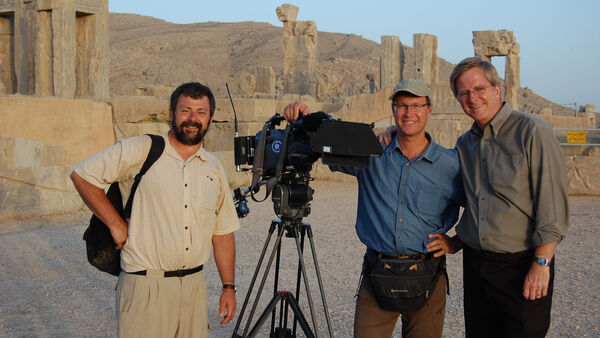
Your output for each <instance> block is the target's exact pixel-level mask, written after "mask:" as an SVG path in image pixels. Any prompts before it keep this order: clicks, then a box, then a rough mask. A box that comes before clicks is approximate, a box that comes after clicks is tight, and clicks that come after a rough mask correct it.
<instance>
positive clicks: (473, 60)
mask: <svg viewBox="0 0 600 338" xmlns="http://www.w3.org/2000/svg"><path fill="white" fill-rule="evenodd" d="M473 68H479V69H480V70H481V71H482V72H483V75H484V76H485V78H486V79H487V80H488V82H489V83H490V84H491V85H492V86H494V87H495V86H497V85H499V84H500V76H498V71H497V70H496V67H494V65H493V64H492V63H491V62H489V61H485V60H482V59H480V58H478V57H469V58H466V59H464V60H462V61H461V62H459V63H458V64H457V65H456V67H454V69H453V70H452V74H450V88H451V89H452V93H453V94H454V96H456V95H457V94H458V93H457V92H456V81H458V78H459V77H460V76H461V75H462V74H463V73H464V72H466V71H468V70H470V69H473Z"/></svg>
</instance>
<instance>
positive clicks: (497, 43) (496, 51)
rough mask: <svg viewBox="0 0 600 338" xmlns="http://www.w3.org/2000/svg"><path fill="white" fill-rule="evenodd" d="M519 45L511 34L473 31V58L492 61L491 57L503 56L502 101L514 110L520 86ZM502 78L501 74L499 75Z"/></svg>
mask: <svg viewBox="0 0 600 338" xmlns="http://www.w3.org/2000/svg"><path fill="white" fill-rule="evenodd" d="M519 48H520V47H519V44H518V43H517V39H515V36H514V34H513V32H511V31H507V30H504V29H502V30H498V31H474V32H473V49H474V50H475V56H477V57H479V58H481V59H482V60H487V61H490V62H491V61H492V57H493V56H505V57H506V61H505V63H506V64H505V66H504V88H503V89H504V90H503V91H502V93H504V94H503V95H504V100H505V101H506V102H508V103H510V105H511V106H512V107H513V108H514V109H519V108H518V107H519V105H518V102H517V97H518V91H519V87H520V86H521V76H520V74H521V70H520V59H519ZM499 75H500V76H502V75H501V74H499Z"/></svg>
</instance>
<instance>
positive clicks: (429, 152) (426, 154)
mask: <svg viewBox="0 0 600 338" xmlns="http://www.w3.org/2000/svg"><path fill="white" fill-rule="evenodd" d="M425 137H426V138H427V140H429V145H428V146H427V148H425V151H423V153H422V154H421V155H420V156H418V157H416V158H414V159H412V160H411V161H416V160H419V159H421V158H423V159H425V160H427V161H429V162H432V163H433V162H434V160H435V154H434V151H433V149H432V148H433V147H432V146H433V137H431V135H429V133H428V132H425ZM396 149H398V151H399V152H400V153H402V154H403V155H404V153H403V152H402V149H400V146H399V145H398V135H396V137H394V138H393V139H392V142H391V143H390V145H389V146H387V148H385V152H392V151H394V150H396Z"/></svg>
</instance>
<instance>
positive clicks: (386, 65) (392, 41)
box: [379, 35, 404, 89]
mask: <svg viewBox="0 0 600 338" xmlns="http://www.w3.org/2000/svg"><path fill="white" fill-rule="evenodd" d="M403 56H404V54H403V53H402V44H401V43H400V38H399V37H397V36H395V35H383V36H382V37H381V60H380V74H379V81H380V84H379V87H380V88H382V89H383V88H385V87H390V86H391V87H393V86H395V85H396V84H397V83H398V82H400V81H401V80H402V67H403V65H404V58H403Z"/></svg>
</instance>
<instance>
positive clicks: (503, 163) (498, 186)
mask: <svg viewBox="0 0 600 338" xmlns="http://www.w3.org/2000/svg"><path fill="white" fill-rule="evenodd" d="M526 163H527V162H526V161H525V158H524V157H523V156H522V155H520V154H516V155H515V154H508V153H498V154H496V157H495V161H494V163H493V165H492V167H491V168H489V177H490V181H491V183H492V186H493V187H494V189H495V190H496V191H498V192H501V193H502V194H505V195H507V196H512V195H514V194H517V193H518V192H519V189H522V187H523V186H524V184H526V183H527V182H526V181H527V179H528V175H529V170H527V168H526Z"/></svg>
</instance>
